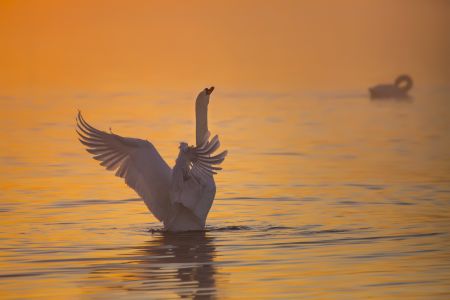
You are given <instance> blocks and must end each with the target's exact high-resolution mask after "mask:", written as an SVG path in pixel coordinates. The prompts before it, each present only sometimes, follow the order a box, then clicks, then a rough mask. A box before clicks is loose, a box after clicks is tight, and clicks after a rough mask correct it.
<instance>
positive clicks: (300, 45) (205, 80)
mask: <svg viewBox="0 0 450 300" xmlns="http://www.w3.org/2000/svg"><path fill="white" fill-rule="evenodd" d="M0 3H1V4H0V45H1V47H0V90H1V91H2V96H3V97H5V96H11V95H16V94H27V95H28V94H40V93H46V92H48V91H50V90H51V91H63V92H66V91H69V92H78V91H86V90H89V91H90V90H100V91H103V90H107V91H110V90H112V91H116V90H143V89H149V90H168V89H174V88H175V89H189V90H191V89H192V88H193V87H198V86H204V85H207V84H210V83H214V84H215V85H217V86H222V87H226V88H239V89H249V90H257V89H265V90H278V89H288V90H299V89H330V88H355V87H359V86H363V87H364V89H365V88H366V86H367V85H370V84H373V83H377V82H380V81H391V80H392V78H393V77H394V76H396V75H397V74H399V73H404V72H407V73H410V74H411V75H412V76H413V77H414V78H415V79H416V82H418V83H419V82H420V83H421V84H422V85H423V86H425V85H443V84H448V83H450V59H449V55H448V53H450V33H449V31H450V30H449V28H450V4H449V2H447V1H395V2H394V1H11V0H1V2H0Z"/></svg>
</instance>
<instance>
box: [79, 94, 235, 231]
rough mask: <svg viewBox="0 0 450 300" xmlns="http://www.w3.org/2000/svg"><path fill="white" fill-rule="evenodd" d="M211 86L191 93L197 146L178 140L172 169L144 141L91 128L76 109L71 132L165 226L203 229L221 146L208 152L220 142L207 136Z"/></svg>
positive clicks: (172, 229) (214, 185)
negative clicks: (176, 153) (74, 126)
mask: <svg viewBox="0 0 450 300" xmlns="http://www.w3.org/2000/svg"><path fill="white" fill-rule="evenodd" d="M213 90H214V87H211V88H209V89H208V88H205V89H204V90H203V91H201V92H200V94H199V95H198V96H197V99H196V104H195V112H196V141H197V142H196V144H197V146H196V147H194V146H188V144H186V143H184V142H182V143H180V146H179V149H180V152H179V154H178V158H177V160H176V163H175V166H174V167H173V169H170V167H169V166H168V165H167V163H166V162H165V161H164V160H163V159H162V157H161V155H160V154H159V153H158V151H157V150H156V148H155V147H154V146H153V145H152V143H150V142H149V141H146V140H141V139H135V138H126V137H121V136H119V135H116V134H113V133H107V132H104V131H100V130H97V129H95V128H94V127H92V126H91V125H89V124H88V123H87V122H86V121H85V120H84V119H83V117H82V115H81V113H80V112H79V113H78V117H77V127H78V130H77V132H78V134H79V135H80V137H81V138H80V139H79V140H80V142H81V143H82V144H83V145H85V146H86V147H87V149H86V150H87V151H88V152H89V153H91V154H93V155H94V159H96V160H99V161H101V163H100V165H102V166H104V167H106V169H107V170H111V171H113V170H117V171H116V176H118V177H122V178H124V179H125V182H126V184H127V185H128V186H129V187H131V188H132V189H134V190H135V191H136V192H137V194H138V195H139V196H141V197H142V199H143V200H144V202H145V204H146V205H147V207H148V209H149V210H150V211H151V212H152V213H153V215H154V216H155V217H156V218H157V219H158V220H159V221H162V222H163V223H164V229H166V230H169V231H188V230H203V229H204V227H205V222H206V217H207V216H208V212H209V210H210V208H211V205H212V203H213V201H214V196H215V194H216V184H215V182H214V178H213V174H216V172H215V171H216V170H221V168H219V167H215V166H213V165H218V164H221V163H222V162H223V160H224V159H225V156H226V155H227V151H223V152H221V153H220V154H217V155H215V156H211V155H212V154H213V153H214V152H215V151H216V150H217V149H218V148H219V146H220V142H219V138H218V137H217V135H216V136H214V137H213V138H212V139H211V140H209V137H210V134H209V131H208V104H209V97H210V94H211V93H212V91H213Z"/></svg>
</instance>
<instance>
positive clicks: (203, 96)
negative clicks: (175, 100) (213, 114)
mask: <svg viewBox="0 0 450 300" xmlns="http://www.w3.org/2000/svg"><path fill="white" fill-rule="evenodd" d="M213 91H214V87H213V86H212V87H210V88H204V89H203V90H202V91H201V92H200V94H198V96H197V103H199V104H209V96H210V95H211V93H212V92H213Z"/></svg>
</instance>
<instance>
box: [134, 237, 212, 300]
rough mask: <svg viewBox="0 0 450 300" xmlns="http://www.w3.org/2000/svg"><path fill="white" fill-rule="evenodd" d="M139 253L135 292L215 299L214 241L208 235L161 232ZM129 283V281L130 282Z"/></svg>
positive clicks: (136, 256) (135, 257)
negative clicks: (171, 293)
mask: <svg viewBox="0 0 450 300" xmlns="http://www.w3.org/2000/svg"><path fill="white" fill-rule="evenodd" d="M158 234H160V235H158V236H155V238H154V239H152V240H150V241H148V242H147V243H146V244H145V245H144V246H141V247H139V248H138V249H137V252H136V253H135V255H133V256H134V257H133V259H135V261H134V262H133V264H134V265H135V267H136V268H137V269H136V270H135V272H133V273H134V274H133V275H132V277H133V281H134V280H138V281H139V282H140V285H139V286H138V287H136V286H134V287H133V288H132V290H136V289H138V290H140V291H145V290H148V291H150V290H152V291H155V290H159V291H173V292H175V293H176V294H178V296H179V297H181V298H189V299H215V298H216V279H215V275H216V268H215V266H214V257H215V251H216V250H215V247H214V244H213V238H212V237H209V236H208V235H207V234H206V233H205V232H202V231H194V232H185V233H169V232H159V233H158ZM127 281H128V280H127Z"/></svg>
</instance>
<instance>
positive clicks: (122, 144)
mask: <svg viewBox="0 0 450 300" xmlns="http://www.w3.org/2000/svg"><path fill="white" fill-rule="evenodd" d="M77 129H78V130H77V133H78V135H79V140H80V142H81V143H82V144H83V145H85V146H86V150H87V151H88V152H89V153H91V154H93V158H94V159H96V160H98V161H100V165H102V166H104V167H105V168H106V169H107V170H110V171H116V170H117V171H116V173H115V175H116V176H118V177H121V178H123V179H124V180H125V183H126V184H127V185H128V186H129V187H131V188H132V189H134V190H135V191H136V193H137V194H138V195H139V196H140V197H142V198H143V200H144V202H145V204H146V205H147V207H148V208H149V210H150V211H151V212H152V213H153V215H154V216H155V217H156V218H157V219H158V220H160V221H162V220H164V219H165V218H166V217H167V216H168V214H169V209H170V207H169V205H170V202H169V187H170V180H171V169H170V167H169V166H168V165H167V163H166V162H165V161H164V160H163V158H162V157H161V155H160V154H159V153H158V151H157V150H156V148H155V147H154V146H153V145H152V144H151V143H150V142H148V141H146V140H141V139H136V138H126V137H122V136H119V135H117V134H114V133H107V132H104V131H101V130H98V129H96V128H94V127H92V126H91V125H89V124H88V123H87V122H86V121H85V120H84V118H83V116H82V115H81V112H79V113H78V116H77Z"/></svg>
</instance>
